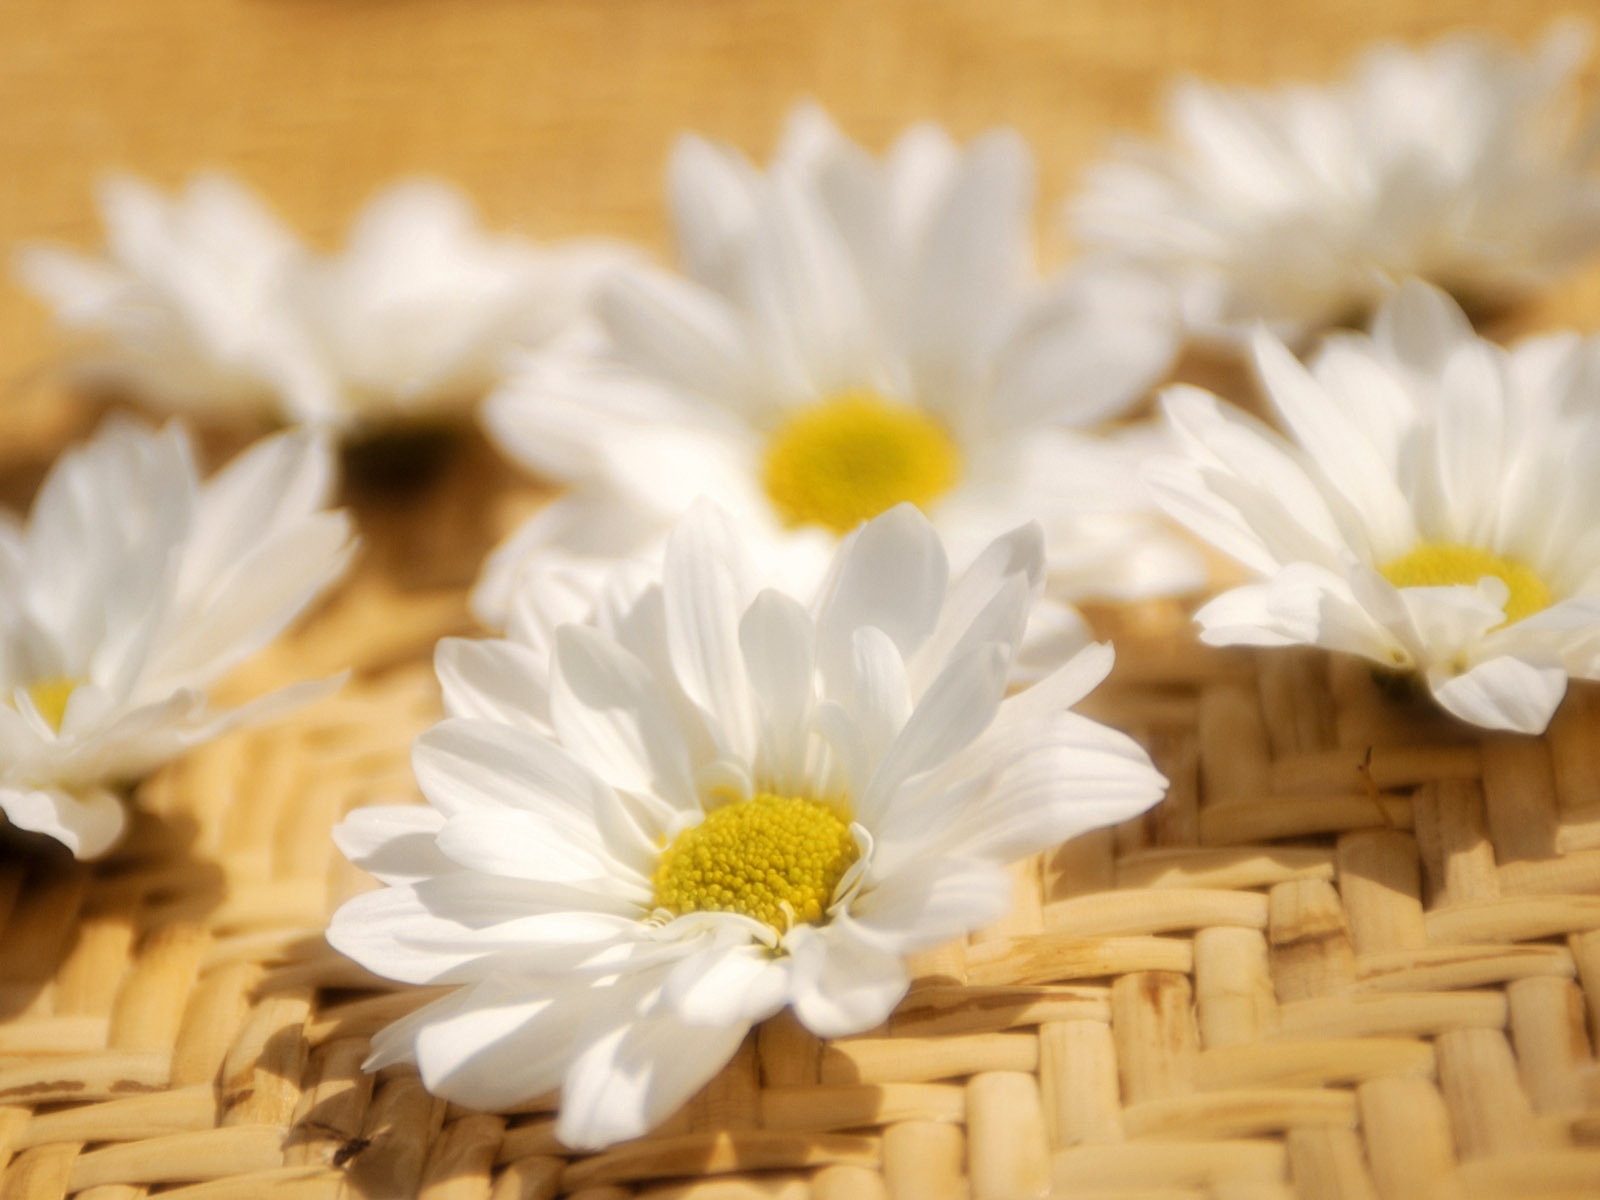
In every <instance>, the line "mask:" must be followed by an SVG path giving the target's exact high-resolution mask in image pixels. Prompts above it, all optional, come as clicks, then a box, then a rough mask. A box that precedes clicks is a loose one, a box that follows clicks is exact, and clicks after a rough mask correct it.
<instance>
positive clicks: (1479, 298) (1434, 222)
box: [1071, 25, 1600, 344]
mask: <svg viewBox="0 0 1600 1200" xmlns="http://www.w3.org/2000/svg"><path fill="white" fill-rule="evenodd" d="M1587 42H1588V39H1587V36H1586V34H1585V31H1584V30H1582V29H1581V28H1579V27H1576V26H1569V25H1564V26H1558V27H1557V28H1556V29H1554V30H1553V31H1552V32H1551V33H1550V34H1549V35H1548V36H1547V38H1546V39H1545V41H1544V42H1543V44H1542V45H1541V46H1540V47H1539V49H1538V50H1537V51H1536V52H1534V53H1533V54H1531V55H1528V54H1524V53H1522V52H1521V51H1520V50H1518V49H1517V48H1515V47H1513V46H1510V45H1507V44H1505V43H1503V42H1500V41H1497V40H1494V39H1491V38H1488V37H1485V36H1480V35H1475V34H1452V35H1449V36H1447V37H1444V38H1442V39H1440V40H1438V41H1436V42H1434V43H1432V44H1431V45H1428V46H1425V47H1422V48H1420V49H1416V50H1411V49H1406V48H1404V47H1401V46H1398V45H1392V44H1384V45H1380V46H1377V47H1375V48H1374V49H1372V50H1371V51H1369V52H1368V53H1367V54H1366V55H1365V56H1364V57H1363V58H1362V59H1361V60H1360V61H1359V62H1358V63H1357V64H1356V66H1355V69H1354V70H1353V71H1352V72H1351V74H1350V75H1349V76H1348V77H1346V78H1344V79H1342V80H1339V81H1337V82H1334V83H1330V84H1326V85H1322V86H1310V85H1303V84H1295V85H1290V86H1284V87H1279V88H1275V89H1270V90H1251V89H1245V88H1233V87H1222V86H1217V85H1212V84H1207V83H1202V82H1198V81H1186V82H1184V83H1181V84H1179V85H1178V86H1177V87H1175V88H1174V89H1173V91H1172V93H1171V95H1170V98H1169V101H1168V105H1167V111H1166V140H1165V141H1162V142H1148V141H1129V142H1127V143H1125V144H1124V145H1123V146H1122V147H1120V149H1119V150H1118V151H1117V152H1115V153H1114V154H1113V155H1112V156H1111V157H1110V158H1109V159H1107V160H1105V161H1103V162H1101V163H1099V164H1097V165H1095V166H1093V167H1091V168H1090V170H1089V173H1088V176H1087V180H1086V184H1085V188H1084V190H1083V193H1082V194H1081V195H1080V196H1079V197H1078V198H1077V199H1076V200H1075V201H1074V202H1073V205H1072V208H1071V216H1072V218H1073V224H1074V225H1075V228H1076V232H1077V234H1078V237H1079V240H1080V241H1081V242H1082V244H1083V245H1084V246H1085V247H1087V248H1088V249H1089V250H1090V251H1091V253H1094V254H1104V255H1106V256H1108V257H1110V258H1112V259H1114V260H1117V261H1125V262H1130V263H1136V264H1138V265H1140V266H1142V267H1144V268H1145V269H1148V270H1150V271H1153V272H1155V273H1157V274H1159V275H1161V276H1162V277H1164V278H1165V279H1166V280H1167V281H1168V284H1169V286H1170V287H1171V288H1172V289H1173V291H1174V293H1175V295H1176V296H1177V298H1178V303H1179V306H1180V308H1181V310H1182V316H1183V320H1184V322H1185V324H1186V325H1187V327H1188V329H1189V330H1190V332H1191V333H1193V334H1194V335H1196V336H1198V337H1200V338H1202V339H1208V340H1212V341H1216V342H1224V343H1227V342H1232V343H1238V344H1243V343H1245V342H1247V341H1248V339H1249V336H1250V331H1251V330H1252V328H1253V327H1254V326H1255V325H1256V324H1257V323H1258V322H1264V323H1265V324H1266V325H1267V326H1268V327H1269V328H1270V329H1271V330H1272V331H1273V332H1274V333H1275V334H1276V335H1277V336H1279V337H1280V338H1282V339H1284V340H1285V341H1287V342H1290V343H1291V344H1296V343H1299V342H1301V341H1303V340H1304V339H1305V338H1307V337H1308V336H1309V335H1311V334H1313V333H1315V332H1317V331H1319V330H1321V329H1324V328H1327V327H1330V326H1334V325H1339V324H1360V323H1362V322H1363V321H1364V319H1365V317H1366V316H1367V315H1369V314H1370V313H1371V312H1372V311H1373V310H1374V309H1375V308H1376V307H1377V305H1378V304H1379V303H1380V302H1381V301H1382V299H1383V297H1385V296H1386V295H1387V294H1388V293H1389V292H1390V291H1391V290H1392V289H1393V288H1394V287H1395V286H1396V284H1397V283H1398V282H1399V281H1401V280H1402V279H1405V278H1407V277H1411V276H1415V277H1418V278H1422V279H1427V280H1429V281H1430V282H1432V283H1435V284H1437V285H1438V286H1440V287H1443V288H1445V289H1446V290H1448V291H1450V292H1451V293H1452V294H1453V295H1454V296H1455V297H1456V298H1457V300H1458V301H1460V302H1461V303H1462V304H1464V305H1465V306H1466V307H1467V308H1468V309H1469V310H1471V309H1474V308H1480V307H1481V308H1487V307H1498V306H1501V305H1503V304H1505V303H1507V302H1508V301H1512V300H1515V299H1516V298H1517V297H1518V296H1519V295H1521V294H1525V293H1526V292H1528V291H1529V290H1531V289H1533V288H1534V287H1536V286H1538V285H1541V284H1543V283H1545V282H1546V281H1547V280H1549V279H1550V278H1552V277H1554V276H1557V275H1560V274H1562V273H1564V272H1566V271H1568V270H1570V269H1571V268H1572V267H1573V266H1574V265H1575V264H1576V263H1578V262H1579V261H1581V260H1582V259H1583V258H1584V257H1585V256H1587V255H1589V254H1591V253H1593V252H1594V251H1595V250H1596V249H1597V248H1600V175H1597V174H1596V170H1595V168H1596V151H1597V147H1600V142H1596V140H1595V139H1594V137H1592V136H1590V134H1589V133H1588V131H1587V129H1586V128H1580V124H1579V122H1578V121H1577V119H1576V117H1577V114H1576V112H1575V111H1574V109H1575V106H1574V79H1575V76H1576V74H1577V71H1578V69H1579V66H1580V65H1581V62H1582V60H1583V58H1584V56H1585V53H1586V50H1587ZM1590 123H1591V122H1588V121H1586V122H1585V124H1586V125H1587V124H1590Z"/></svg>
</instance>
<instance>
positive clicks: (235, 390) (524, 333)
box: [16, 174, 630, 434]
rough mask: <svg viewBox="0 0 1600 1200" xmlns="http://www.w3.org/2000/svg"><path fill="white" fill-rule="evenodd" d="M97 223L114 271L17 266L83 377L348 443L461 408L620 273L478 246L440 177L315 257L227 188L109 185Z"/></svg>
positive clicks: (583, 257) (550, 255)
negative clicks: (322, 430)
mask: <svg viewBox="0 0 1600 1200" xmlns="http://www.w3.org/2000/svg"><path fill="white" fill-rule="evenodd" d="M101 209H102V214H103V216H104V219H105V223H106V227H107V233H108V237H109V246H108V248H107V249H108V257H107V258H105V259H100V258H96V257H92V256H87V255H82V254H78V253H76V252H75V251H71V250H66V249H63V248H60V247H55V246H47V245H34V246H25V247H23V248H22V249H21V250H20V251H19V252H18V255H17V259H16V267H17V275H18V278H19V279H20V280H21V282H22V283H23V284H24V286H26V287H27V288H29V290H31V291H33V292H34V293H36V294H37V295H38V296H40V297H41V298H42V299H44V300H45V301H46V302H48V303H49V304H51V305H52V306H53V307H54V308H55V310H56V315H57V318H58V319H59V321H60V322H61V324H62V325H64V326H65V327H66V328H67V329H69V330H71V331H73V332H75V333H77V334H79V335H81V337H82V339H83V344H82V346H81V347H79V351H80V353H79V359H80V361H79V363H78V366H79V369H80V370H81V372H82V373H83V374H84V375H85V376H87V377H88V378H89V379H90V380H91V381H92V382H97V383H101V384H108V385H113V386H118V387H124V388H127V389H129V390H131V391H132V392H134V393H135V394H136V395H138V396H139V397H140V398H141V399H143V400H145V401H146V402H148V403H150V404H151V405H153V406H155V407H158V408H165V409H169V410H170V409H178V410H185V411H189V412H193V413H195V414H206V413H213V414H214V413H217V412H224V413H236V412H239V411H241V410H243V411H249V412H253V413H256V414H258V415H261V416H266V417H271V418H276V419H278V420H282V421H286V422H292V423H300V424H311V425H317V426H327V427H332V428H337V429H339V430H340V431H341V432H346V433H351V434H359V433H368V432H372V431H374V430H382V429H383V428H385V427H388V426H392V425H397V424H406V423H415V422H417V421H419V420H421V421H426V420H429V419H435V420H437V419H439V418H440V417H441V416H442V415H449V414H451V411H452V410H456V412H457V413H458V414H459V413H460V412H462V411H464V409H465V405H466V404H467V403H468V402H470V401H473V400H476V399H477V398H478V397H480V396H481V395H483V394H484V393H485V392H486V391H488V390H489V388H490V387H491V386H492V385H493V384H494V383H495V382H496V381H497V380H498V378H499V364H500V362H501V359H502V357H503V356H504V355H505V354H506V353H507V352H508V351H509V350H510V349H511V348H512V347H513V346H534V345H538V344H540V343H542V342H544V341H546V340H549V339H551V338H553V337H555V336H556V335H557V334H558V333H560V332H561V331H562V330H564V329H565V328H566V327H567V326H568V325H569V324H571V323H572V322H574V321H575V320H577V319H578V317H579V316H580V315H581V313H582V311H583V308H584V305H585V304H586V303H587V302H588V299H589V296H590V293H591V292H592V291H593V289H594V287H595V286H596V284H597V282H598V281H599V279H600V278H602V277H603V276H604V274H605V273H606V272H607V271H609V270H610V269H612V268H613V267H614V266H616V265H618V264H620V263H624V262H627V261H629V260H630V258H629V256H628V255H627V254H625V253H624V252H622V251H621V250H618V249H614V248H611V247H610V246H608V245H606V244H604V243H600V242H593V243H586V242H574V243H570V244H567V245H564V246H561V247H556V248H547V249H540V248H537V247H535V246H534V245H533V244H532V243H530V242H528V241H526V240H524V239H522V238H518V237H511V236H491V235H488V234H485V233H483V232H481V231H479V229H478V228H477V224H476V216H475V214H474V213H473V211H472V206H471V205H470V203H469V202H468V201H467V200H466V198H465V197H464V196H462V195H461V193H460V192H458V191H456V190H455V189H454V188H451V187H450V186H448V185H447V184H445V183H442V182H439V181H436V180H424V179H415V180H407V181H404V182H401V183H398V184H395V185H393V186H391V187H389V188H388V189H386V190H384V191H383V192H381V193H379V194H378V196H376V197H375V198H374V199H373V200H372V202H371V203H370V204H369V205H368V206H367V207H366V208H365V209H364V210H363V211H362V212H361V213H360V214H359V215H358V217H357V218H356V221H355V224H354V226H353V228H352V230H351V234H350V239H349V245H348V247H347V248H346V249H345V250H344V251H343V252H342V253H340V254H338V255H332V256H325V257H319V256H315V255H313V254H312V253H311V252H310V251H309V250H308V249H307V248H306V247H305V246H304V245H303V244H301V242H300V241H299V240H298V239H297V238H295V236H294V235H293V234H291V233H290V232H289V231H288V230H287V229H285V228H284V227H283V226H282V225H281V224H280V223H279V222H278V220H277V219H276V218H275V217H274V216H273V215H272V214H271V213H270V212H269V211H267V210H266V209H265V208H264V207H263V206H262V205H261V203H260V202H259V201H258V200H257V199H256V198H255V197H254V196H253V195H252V194H251V193H250V192H249V191H248V190H247V189H246V188H245V187H243V185H241V184H240V183H238V182H237V181H235V180H233V179H231V178H229V177H227V176H223V175H218V174H208V175H202V176H199V177H197V178H196V179H195V181H194V182H193V183H192V184H190V186H189V188H188V190H187V191H186V192H185V193H183V194H182V195H180V196H179V197H178V198H176V199H174V200H170V201H169V200H167V199H166V198H164V197H163V196H162V195H161V194H160V193H158V192H157V191H155V190H154V189H152V188H151V187H149V186H148V185H146V184H144V183H141V182H139V181H138V180H134V179H130V178H126V177H117V178H113V179H111V180H110V181H109V182H108V183H107V184H106V186H105V188H104V189H103V191H102V196H101Z"/></svg>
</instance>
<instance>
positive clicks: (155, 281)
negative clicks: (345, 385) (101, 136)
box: [14, 173, 328, 416]
mask: <svg viewBox="0 0 1600 1200" xmlns="http://www.w3.org/2000/svg"><path fill="white" fill-rule="evenodd" d="M99 204H100V214H101V218H102V220H103V221H104V223H105V228H106V250H105V255H104V257H99V256H94V255H87V254H81V253H79V252H77V251H75V250H70V249H67V248H65V247H61V246H54V245H47V244H31V245H25V246H23V247H21V248H20V249H19V250H18V251H17V253H16V256H15V260H14V261H15V268H16V277H17V280H18V282H20V283H21V284H22V285H23V287H25V288H26V289H27V290H28V291H30V292H32V293H33V294H34V295H36V296H37V297H39V299H41V300H43V301H44V302H45V303H47V304H48V305H50V306H51V308H53V309H54V310H55V316H56V320H57V322H58V323H59V324H60V325H61V326H62V327H63V328H64V329H65V330H66V331H67V332H68V333H69V334H71V335H73V336H74V337H75V338H76V339H77V344H76V345H75V347H74V351H75V359H76V361H75V369H76V370H77V371H78V373H79V374H80V375H81V376H82V377H83V378H85V379H86V380H88V381H89V382H91V383H93V384H96V385H101V386H108V387H115V388H121V389H126V390H127V391H129V392H131V393H132V394H133V395H135V396H136V397H138V398H139V399H140V400H141V401H144V402H146V403H148V404H150V405H151V406H153V407H156V408H160V409H165V410H167V411H178V412H190V413H195V414H203V413H207V412H215V411H218V410H222V411H229V412H245V413H249V414H252V415H257V416H267V415H271V414H272V413H274V412H277V411H278V410H279V409H280V407H281V408H287V409H288V410H290V411H297V410H299V409H302V408H308V407H313V406H315V405H318V404H322V403H325V402H326V401H325V400H323V399H321V397H322V396H323V394H324V393H325V392H326V391H327V389H328V381H327V379H326V374H325V372H324V371H323V369H322V368H321V366H320V365H319V363H318V361H317V357H316V354H315V352H314V348H313V347H312V345H311V342H310V338H309V336H308V335H307V332H306V330H305V329H304V327H303V325H302V324H301V322H300V321H299V320H298V319H297V318H296V317H295V316H294V314H293V313H292V312H291V310H290V307H289V305H288V303H287V297H286V290H285V284H286V280H287V278H288V275H289V273H290V272H291V270H292V269H293V268H294V267H295V265H296V264H298V263H300V262H302V261H303V260H304V259H305V257H306V249H305V247H304V246H303V245H301V243H300V242H299V240H298V239H297V238H296V237H295V236H294V235H293V234H292V233H290V232H289V230H288V229H286V228H285V227H284V226H283V224H282V223H281V222H280V221H279V220H278V218H277V217H276V216H275V215H274V214H273V213H272V212H271V211H270V210H269V209H268V208H266V207H265V206H264V205H263V204H262V203H261V201H260V200H259V199H257V197H256V196H255V195H254V194H253V193H252V192H250V190H249V189H248V188H246V187H245V186H244V185H243V184H241V183H240V182H239V181H238V180H236V179H234V178H233V177H231V176H228V175H224V174H219V173H206V174H201V175H197V176H195V178H194V179H193V180H192V181H191V182H190V183H189V185H188V186H187V187H186V188H185V189H183V191H182V192H180V193H179V194H178V195H176V196H173V197H168V196H166V195H163V194H162V193H161V192H160V191H158V190H157V189H155V188H153V187H151V186H150V185H149V184H147V183H145V182H144V181H142V180H139V179H136V178H133V177H132V176H128V175H115V176H111V177H109V178H107V179H106V180H105V182H104V183H103V185H102V186H101V188H100V193H99Z"/></svg>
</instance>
